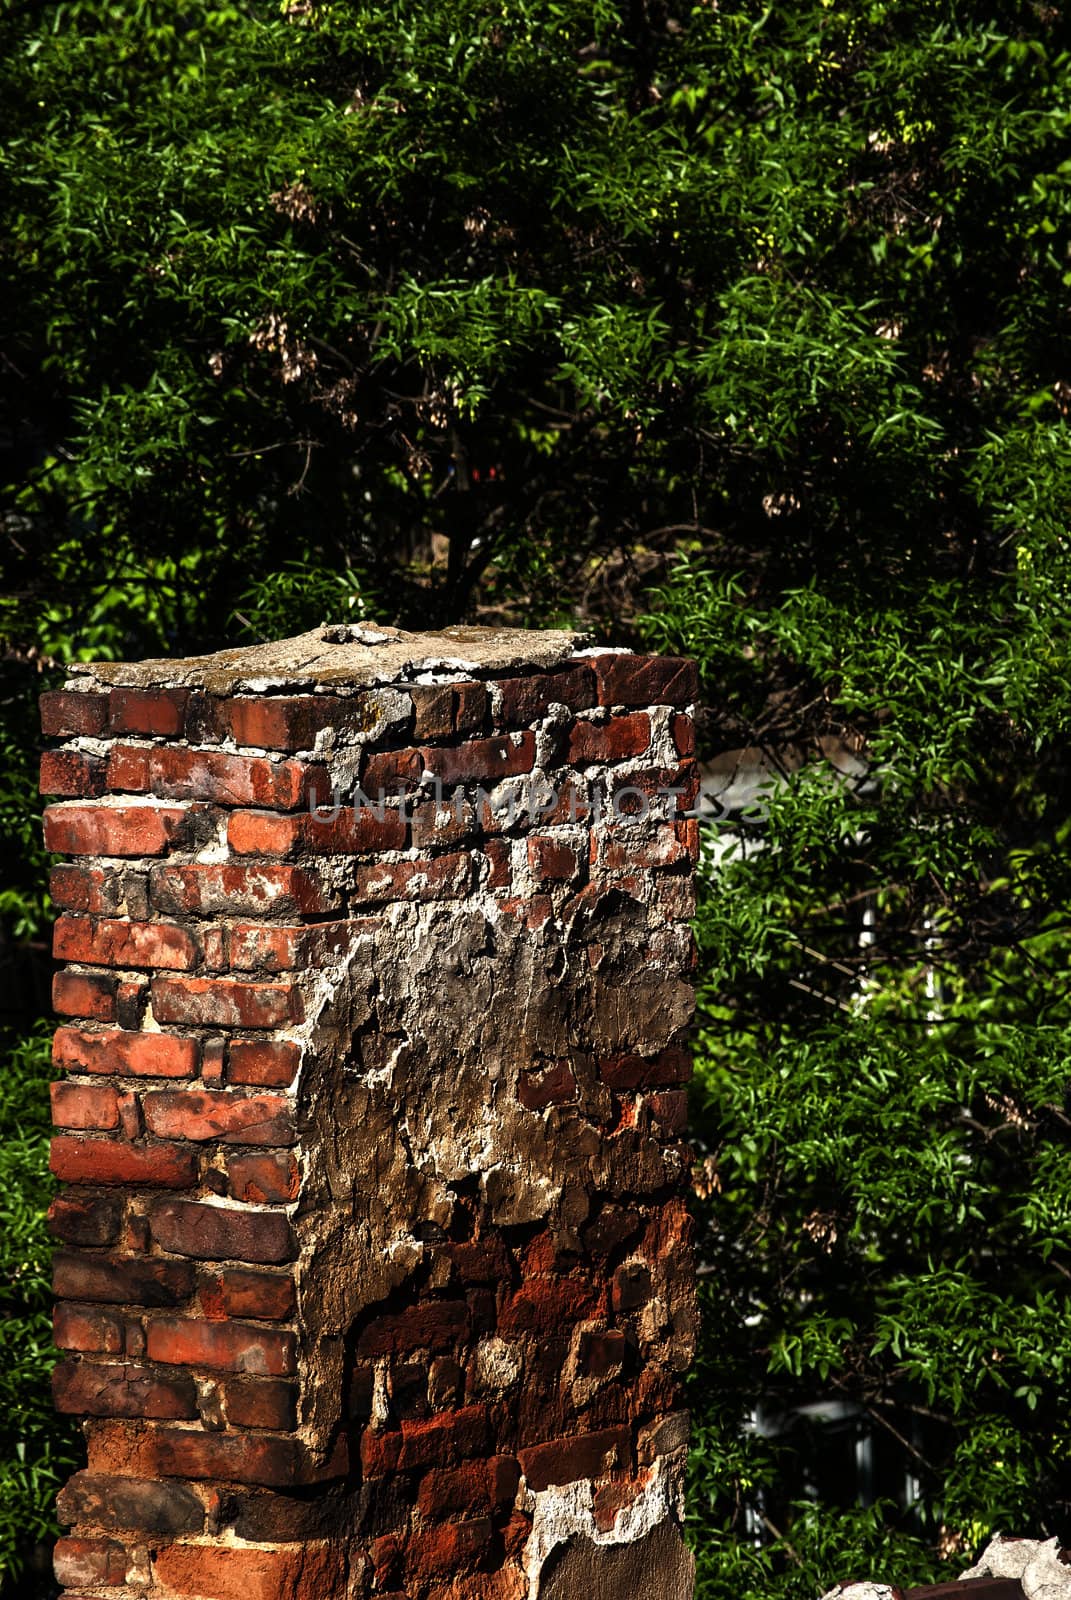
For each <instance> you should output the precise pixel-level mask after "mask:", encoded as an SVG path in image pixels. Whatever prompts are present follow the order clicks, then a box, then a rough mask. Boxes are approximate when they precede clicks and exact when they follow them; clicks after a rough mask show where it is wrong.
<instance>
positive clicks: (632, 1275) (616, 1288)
mask: <svg viewBox="0 0 1071 1600" xmlns="http://www.w3.org/2000/svg"><path fill="white" fill-rule="evenodd" d="M650 1298H651V1269H650V1267H648V1266H647V1264H646V1262H643V1261H625V1262H623V1263H622V1264H621V1266H619V1267H618V1268H617V1271H616V1272H615V1273H614V1277H613V1286H612V1289H611V1301H612V1304H613V1308H614V1310H615V1311H635V1310H637V1309H638V1308H639V1307H640V1306H644V1305H646V1304H647V1302H648V1300H649V1299H650Z"/></svg>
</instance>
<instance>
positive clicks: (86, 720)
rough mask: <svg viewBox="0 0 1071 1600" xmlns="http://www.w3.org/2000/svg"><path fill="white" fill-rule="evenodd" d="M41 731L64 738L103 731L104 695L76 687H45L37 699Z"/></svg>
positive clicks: (53, 737) (50, 737) (54, 736)
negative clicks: (81, 690)
mask: <svg viewBox="0 0 1071 1600" xmlns="http://www.w3.org/2000/svg"><path fill="white" fill-rule="evenodd" d="M40 707H41V732H42V733H43V734H44V736H45V738H46V739H67V738H71V737H77V736H78V735H79V734H86V735H88V736H89V737H91V738H92V737H95V736H96V735H97V734H99V733H103V732H104V725H105V723H106V721H107V717H108V700H107V696H105V695H102V694H89V693H84V692H80V691H79V690H77V689H49V690H47V691H46V693H45V694H43V695H42V696H41V699H40Z"/></svg>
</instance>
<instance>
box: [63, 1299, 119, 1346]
mask: <svg viewBox="0 0 1071 1600" xmlns="http://www.w3.org/2000/svg"><path fill="white" fill-rule="evenodd" d="M52 1338H53V1342H54V1343H55V1344H56V1345H58V1347H59V1348H60V1349H61V1350H81V1351H88V1352H89V1353H91V1354H96V1355H105V1356H117V1355H120V1354H121V1353H122V1349H123V1324H122V1320H121V1319H120V1318H119V1317H117V1316H116V1315H115V1314H114V1313H113V1312H111V1311H100V1310H98V1309H97V1307H96V1306H78V1305H70V1304H69V1303H68V1302H66V1301H61V1302H60V1304H59V1305H56V1306H54V1307H53V1309H52Z"/></svg>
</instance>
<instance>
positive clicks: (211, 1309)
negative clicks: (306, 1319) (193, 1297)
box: [199, 1267, 296, 1322]
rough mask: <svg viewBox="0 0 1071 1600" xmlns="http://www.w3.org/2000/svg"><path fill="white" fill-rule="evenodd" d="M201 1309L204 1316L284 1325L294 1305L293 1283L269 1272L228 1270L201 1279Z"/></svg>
mask: <svg viewBox="0 0 1071 1600" xmlns="http://www.w3.org/2000/svg"><path fill="white" fill-rule="evenodd" d="M199 1292H200V1301H201V1307H202V1309H203V1311H204V1314H205V1316H206V1317H213V1318H220V1317H254V1318H257V1319H259V1320H260V1321H263V1322H285V1321H286V1319H287V1318H288V1317H289V1316H291V1315H292V1314H293V1311H294V1306H295V1304H296V1292H295V1289H294V1281H293V1279H292V1278H291V1277H289V1276H285V1277H284V1276H283V1275H282V1274H280V1273H272V1272H248V1271H246V1270H245V1269H243V1268H242V1267H231V1268H229V1269H227V1270H225V1271H223V1272H218V1273H214V1274H213V1275H212V1277H211V1278H203V1279H202V1280H201V1285H200V1291H199Z"/></svg>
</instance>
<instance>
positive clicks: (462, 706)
mask: <svg viewBox="0 0 1071 1600" xmlns="http://www.w3.org/2000/svg"><path fill="white" fill-rule="evenodd" d="M453 690H454V729H455V732H457V733H459V734H462V735H469V734H473V733H481V732H482V731H483V728H484V725H485V724H486V722H487V705H488V692H487V685H486V684H483V683H455V684H454V685H453Z"/></svg>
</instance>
